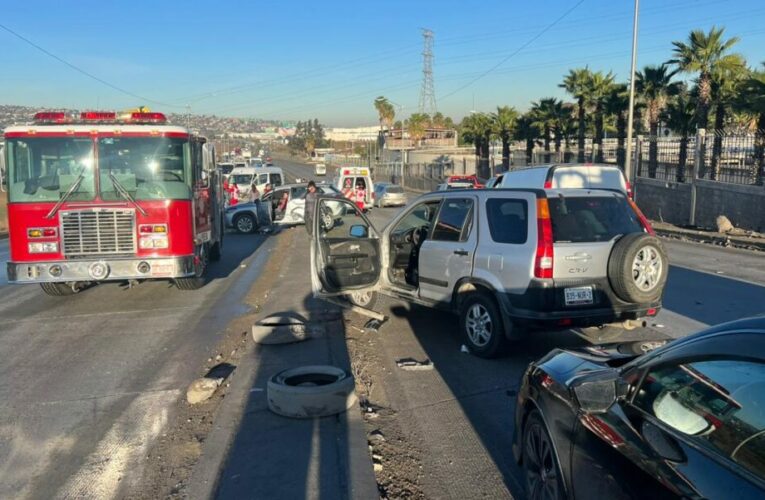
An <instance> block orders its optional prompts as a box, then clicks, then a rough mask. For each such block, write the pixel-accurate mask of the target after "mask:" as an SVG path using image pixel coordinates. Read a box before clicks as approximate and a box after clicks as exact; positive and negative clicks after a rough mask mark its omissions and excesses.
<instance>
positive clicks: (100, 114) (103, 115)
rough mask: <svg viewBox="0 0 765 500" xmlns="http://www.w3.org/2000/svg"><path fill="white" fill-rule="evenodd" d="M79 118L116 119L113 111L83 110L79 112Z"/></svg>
mask: <svg viewBox="0 0 765 500" xmlns="http://www.w3.org/2000/svg"><path fill="white" fill-rule="evenodd" d="M80 119H81V120H116V119H117V113H115V112H114V111H83V112H82V113H80Z"/></svg>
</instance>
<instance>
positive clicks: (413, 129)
mask: <svg viewBox="0 0 765 500" xmlns="http://www.w3.org/2000/svg"><path fill="white" fill-rule="evenodd" d="M429 125H430V116H428V115H427V114H425V113H412V116H410V117H409V120H408V121H407V124H406V131H407V132H408V133H409V137H410V138H411V139H412V143H413V145H414V146H415V147H416V146H417V145H418V144H419V143H420V141H421V140H422V139H423V137H425V134H426V133H427V129H428V126H429Z"/></svg>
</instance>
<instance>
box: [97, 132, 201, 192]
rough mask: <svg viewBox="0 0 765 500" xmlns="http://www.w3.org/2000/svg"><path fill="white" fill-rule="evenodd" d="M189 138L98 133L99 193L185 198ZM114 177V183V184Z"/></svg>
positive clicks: (188, 169)
mask: <svg viewBox="0 0 765 500" xmlns="http://www.w3.org/2000/svg"><path fill="white" fill-rule="evenodd" d="M189 164H190V158H189V142H188V140H187V139H181V138H169V137H102V138H100V139H99V140H98V168H99V171H100V179H99V181H100V186H101V187H100V189H101V197H102V198H103V199H104V200H118V199H121V198H122V196H121V195H120V192H119V191H120V189H119V187H120V186H121V187H123V188H124V190H125V191H127V192H128V193H129V194H130V195H131V196H132V197H134V198H135V199H136V200H154V199H189V198H190V197H191V189H190V187H189V185H190V183H189V171H190V168H189ZM115 181H116V183H117V184H118V185H115Z"/></svg>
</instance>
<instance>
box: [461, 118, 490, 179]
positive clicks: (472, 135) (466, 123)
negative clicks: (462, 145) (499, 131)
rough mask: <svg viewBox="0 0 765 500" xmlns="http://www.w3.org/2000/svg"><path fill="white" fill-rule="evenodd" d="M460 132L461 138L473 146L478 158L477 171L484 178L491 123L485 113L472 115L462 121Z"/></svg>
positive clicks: (487, 162)
mask: <svg viewBox="0 0 765 500" xmlns="http://www.w3.org/2000/svg"><path fill="white" fill-rule="evenodd" d="M460 131H461V133H462V135H463V137H464V138H465V139H466V140H468V141H470V142H472V143H473V145H474V146H475V154H476V156H477V157H478V171H479V174H480V175H481V176H483V177H486V174H487V173H488V166H489V145H490V143H491V134H492V121H491V118H490V117H489V115H487V114H486V113H472V114H470V115H468V116H466V117H465V118H463V119H462V123H461V124H460Z"/></svg>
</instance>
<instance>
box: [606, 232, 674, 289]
mask: <svg viewBox="0 0 765 500" xmlns="http://www.w3.org/2000/svg"><path fill="white" fill-rule="evenodd" d="M668 272H669V260H668V259H667V253H666V252H665V251H664V246H663V245H662V244H661V241H660V240H659V238H657V237H656V236H652V235H650V234H646V233H631V234H627V235H625V236H623V237H622V238H621V239H619V241H617V242H616V244H615V245H614V248H613V250H611V257H610V258H609V260H608V280H609V281H610V283H611V287H612V288H613V290H614V293H616V295H617V296H618V297H619V298H620V299H622V300H624V301H626V302H635V303H645V302H654V301H656V300H659V299H660V298H661V296H662V293H663V292H664V284H665V283H666V281H667V273H668Z"/></svg>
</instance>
